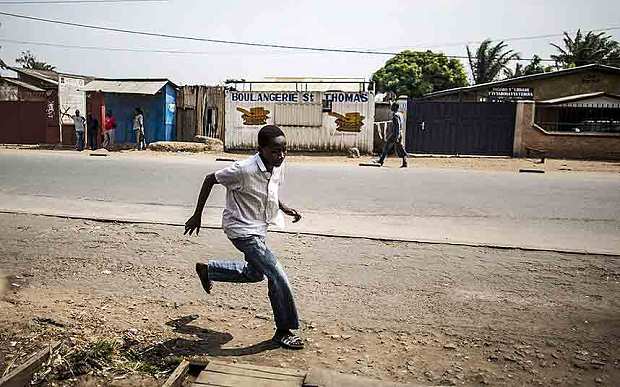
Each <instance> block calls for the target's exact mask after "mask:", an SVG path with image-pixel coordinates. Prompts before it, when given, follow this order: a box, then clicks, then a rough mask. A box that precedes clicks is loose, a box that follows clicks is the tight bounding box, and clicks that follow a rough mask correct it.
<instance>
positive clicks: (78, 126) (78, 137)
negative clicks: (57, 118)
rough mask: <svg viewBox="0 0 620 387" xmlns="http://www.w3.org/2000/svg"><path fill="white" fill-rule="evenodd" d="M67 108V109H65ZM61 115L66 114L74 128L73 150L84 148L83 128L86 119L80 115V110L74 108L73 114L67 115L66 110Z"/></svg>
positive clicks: (84, 127)
mask: <svg viewBox="0 0 620 387" xmlns="http://www.w3.org/2000/svg"><path fill="white" fill-rule="evenodd" d="M67 110H69V109H67ZM62 114H63V116H67V117H69V118H71V119H72V120H73V127H74V129H75V150H77V151H83V150H84V130H85V129H86V119H85V118H84V117H83V116H81V115H80V111H79V110H76V111H75V114H74V115H69V114H67V112H63V113H62Z"/></svg>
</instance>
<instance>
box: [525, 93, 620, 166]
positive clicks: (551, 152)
mask: <svg viewBox="0 0 620 387" xmlns="http://www.w3.org/2000/svg"><path fill="white" fill-rule="evenodd" d="M535 108H536V107H535V104H534V103H532V102H519V103H518V104H517V114H516V121H515V140H514V148H513V155H514V157H525V156H527V154H528V149H533V150H540V151H543V152H544V153H545V155H546V156H547V157H553V158H564V159H588V160H620V134H604V133H558V132H546V131H544V130H543V129H542V128H540V127H539V126H537V125H536V124H535V123H534V116H535Z"/></svg>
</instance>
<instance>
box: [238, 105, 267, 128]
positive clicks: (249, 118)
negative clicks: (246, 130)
mask: <svg viewBox="0 0 620 387" xmlns="http://www.w3.org/2000/svg"><path fill="white" fill-rule="evenodd" d="M237 111H238V112H240V113H242V114H241V119H243V125H266V124H267V118H269V110H266V109H265V108H264V107H253V108H250V110H246V109H244V108H240V107H238V108H237Z"/></svg>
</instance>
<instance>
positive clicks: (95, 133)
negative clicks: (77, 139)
mask: <svg viewBox="0 0 620 387" xmlns="http://www.w3.org/2000/svg"><path fill="white" fill-rule="evenodd" d="M86 130H88V146H90V149H91V150H95V149H97V138H98V137H99V120H98V119H96V118H95V117H93V115H92V113H88V119H87V120H86Z"/></svg>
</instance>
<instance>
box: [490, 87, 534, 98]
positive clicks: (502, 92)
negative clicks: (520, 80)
mask: <svg viewBox="0 0 620 387" xmlns="http://www.w3.org/2000/svg"><path fill="white" fill-rule="evenodd" d="M533 99H534V89H533V88H531V87H492V88H491V89H490V90H489V101H522V100H533Z"/></svg>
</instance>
